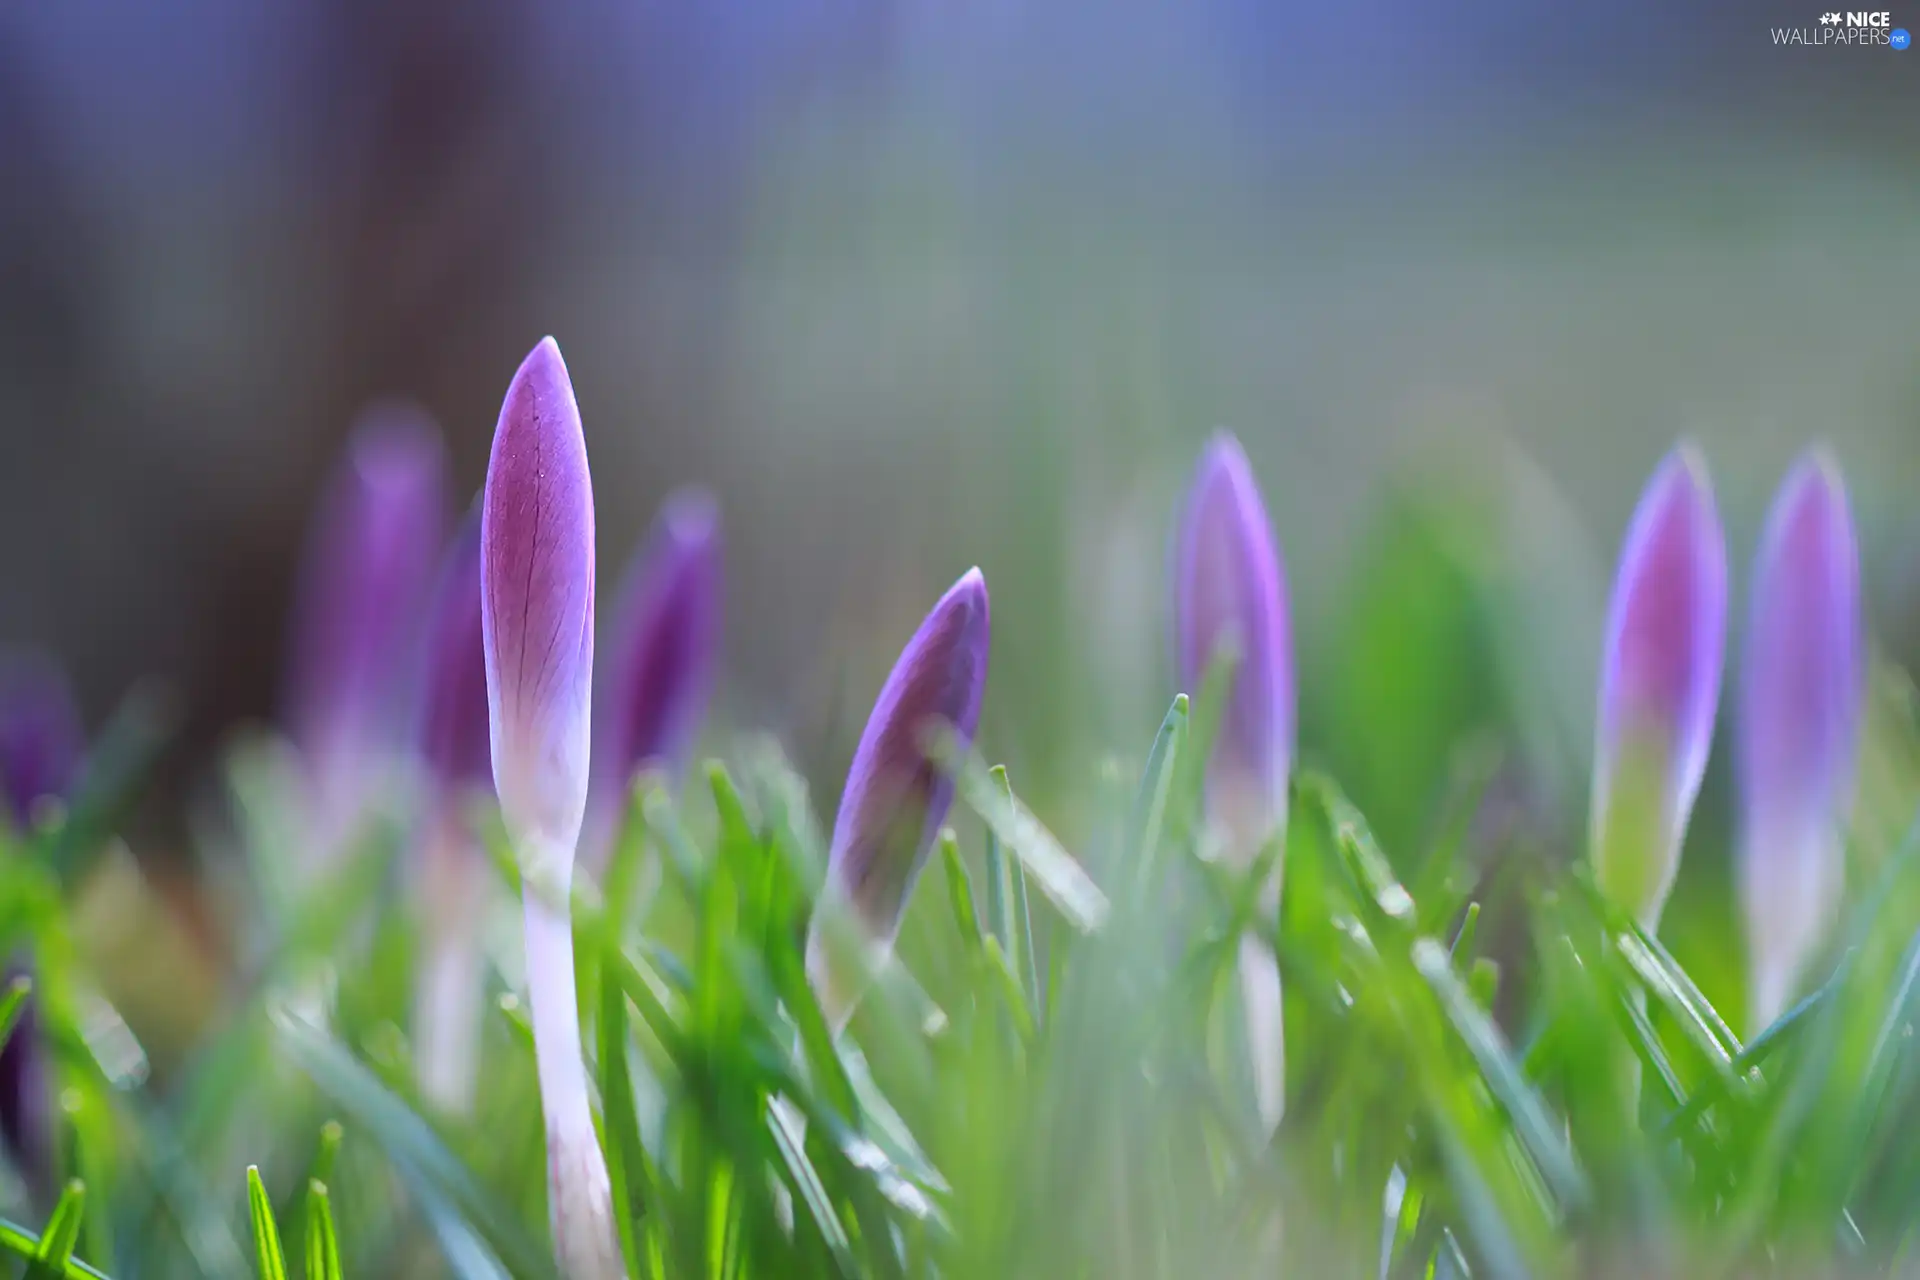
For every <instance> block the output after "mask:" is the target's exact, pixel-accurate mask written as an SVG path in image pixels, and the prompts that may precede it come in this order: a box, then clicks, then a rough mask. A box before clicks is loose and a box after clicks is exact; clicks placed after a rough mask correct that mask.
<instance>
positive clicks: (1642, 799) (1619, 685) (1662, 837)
mask: <svg viewBox="0 0 1920 1280" xmlns="http://www.w3.org/2000/svg"><path fill="white" fill-rule="evenodd" d="M1726 619H1727V551H1726V542H1725V539H1724V538H1723V536H1722V534H1721V532H1720V517H1719V514H1718V512H1717V511H1716V510H1715V507H1714V502H1713V488H1712V486H1711V485H1710V484H1709V483H1708V480H1707V472H1706V466H1705V464H1704V462H1703V461H1702V460H1701V458H1700V456H1699V454H1698V453H1697V452H1695V451H1694V450H1693V449H1692V448H1691V447H1689V446H1685V445H1683V446H1681V447H1680V448H1678V449H1676V450H1674V452H1673V453H1671V454H1669V455H1668V456H1667V459H1666V460H1665V461H1664V462H1662V463H1661V464H1660V469H1659V470H1658V471H1656V472H1654V474H1653V479H1652V480H1650V481H1649V482H1648V483H1647V488H1646V491H1645V492H1644V493H1643V494H1642V495H1641V497H1640V505H1639V506H1638V507H1637V508H1636V509H1635V511H1634V513H1633V521H1632V523H1631V524H1630V525H1628V527H1627V536H1626V544H1625V545H1624V546H1623V547H1622V548H1621V551H1620V567H1619V570H1618V572H1617V575H1616V577H1615V579H1614V585H1613V599H1612V602H1611V604H1610V605H1609V607H1608V613H1607V631H1606V640H1605V648H1604V651H1603V653H1602V656H1601V667H1600V698H1599V715H1598V720H1597V728H1596V730H1595V743H1594V766H1593V769H1594V773H1593V800H1592V805H1593V809H1592V815H1591V816H1592V829H1591V842H1592V856H1593V860H1594V871H1595V875H1596V877H1597V879H1598V881H1599V884H1600V888H1601V890H1602V891H1603V892H1605V893H1606V894H1607V896H1608V897H1609V898H1611V899H1612V900H1613V901H1614V902H1615V903H1616V904H1617V905H1619V906H1620V907H1622V908H1624V909H1625V910H1627V911H1629V912H1631V913H1632V914H1633V915H1634V917H1635V918H1636V919H1637V920H1639V921H1640V923H1641V925H1642V926H1644V927H1645V928H1647V929H1650V930H1651V929H1655V928H1657V927H1658V926H1659V922H1660V911H1661V908H1662V907H1664V906H1665V905H1666V901H1667V892H1668V890H1669V889H1671V888H1672V886H1673V877H1674V873H1675V871H1677V870H1678V869H1679V865H1680V847H1681V843H1682V841H1683V839H1684V838H1685V836H1686V831H1687V819H1688V817H1689V815H1690V814H1691V813H1692V811H1693V801H1694V797H1695V796H1696V795H1697V794H1698V793H1699V790H1700V778H1701V775H1702V774H1703V773H1704V772H1705V771H1706V767H1707V753H1708V750H1709V748H1710V747H1711V746H1712V743H1713V720H1714V713H1715V710H1716V708H1717V707H1718V705H1719V701H1720V674H1721V668H1722V665H1723V661H1724V659H1723V654H1724V649H1725V644H1726Z"/></svg>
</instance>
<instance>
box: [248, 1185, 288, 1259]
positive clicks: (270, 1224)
mask: <svg viewBox="0 0 1920 1280" xmlns="http://www.w3.org/2000/svg"><path fill="white" fill-rule="evenodd" d="M247 1215H248V1217H249V1218H250V1219H251V1221H252V1223H253V1245H254V1248H255V1249H256V1250H258V1252H259V1259H260V1280H287V1259H286V1254H285V1253H284V1252H283V1251H282V1250H281V1248H280V1229H279V1228H278V1227H276V1226H275V1225H274V1221H273V1202H272V1201H271V1200H269V1199H267V1188H266V1184H265V1183H263V1182H261V1181H260V1166H259V1165H257V1164H250V1165H248V1166H247Z"/></svg>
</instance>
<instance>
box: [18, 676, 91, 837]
mask: <svg viewBox="0 0 1920 1280" xmlns="http://www.w3.org/2000/svg"><path fill="white" fill-rule="evenodd" d="M84 744H85V734H84V732H83V730H82V729H81V727H80V714H79V712H78V711H76V710H75V709H74V705H73V698H72V695H71V694H69V693H68V691H67V685H66V682H65V681H64V680H62V679H61V677H60V673H59V671H58V670H57V669H56V668H54V667H53V666H52V665H51V664H50V663H46V662H42V661H39V660H37V659H29V658H14V659H8V660H6V661H5V662H4V663H0V818H5V819H6V820H7V821H10V822H11V823H12V824H13V825H14V827H15V828H17V829H19V830H22V831H25V830H27V829H28V828H30V827H31V826H32V825H33V819H34V810H35V809H36V808H37V807H38V806H39V805H40V804H41V802H43V801H47V800H63V799H65V798H66V796H67V793H68V792H69V791H70V790H71V789H72V787H73V784H74V782H75V781H76V780H77V779H78V776H79V772H80V761H81V754H82V751H83V749H84Z"/></svg>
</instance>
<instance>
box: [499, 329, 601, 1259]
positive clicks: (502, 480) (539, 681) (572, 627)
mask: <svg viewBox="0 0 1920 1280" xmlns="http://www.w3.org/2000/svg"><path fill="white" fill-rule="evenodd" d="M593 565H594V558H593V484H592V480H591V478H590V477H589V475H588V473H587V446H586V439H585V437H584V436H583V435H582V434H581V430H580V413H579V410H578V408H576V406H575V404H574V398H573V385H572V383H571V382H570V381H568V378H567V368H566V365H565V364H564V363H563V362H562V361H561V358H560V348H559V347H558V346H556V345H555V344H554V341H553V339H551V338H547V339H544V340H542V341H541V343H540V345H539V346H537V347H535V348H534V349H533V353H532V354H531V355H529V356H528V357H527V358H526V360H525V362H523V363H522V364H521V366H520V370H519V372H518V373H516V374H515V375H514V378H513V383H512V385H511V386H510V387H509V388H508V389H507V398H506V403H505V404H504V405H503V406H502V407H501V410H500V423H499V426H498V427H497V428H496V429H495V431H494V436H493V455H492V457H491V459H490V460H489V462H488V464H487V487H486V494H485V496H484V498H483V499H482V502H481V528H480V577H481V597H480V598H481V624H482V632H483V634H484V636H485V648H486V669H487V704H488V710H489V723H490V726H491V738H492V744H493V753H492V754H493V779H494V784H495V788H496V790H497V791H498V793H499V797H500V811H501V816H502V817H503V818H504V819H505V821H506V826H507V831H508V833H509V834H510V835H511V837H512V839H513V843H514V847H515V850H516V852H517V853H518V855H519V858H520V862H521V868H522V875H523V880H524V883H525V898H526V901H525V911H526V934H527V938H526V942H527V992H528V998H529V1002H530V1004H531V1006H532V1013H533V1034H534V1048H535V1056H536V1058H537V1063H538V1067H539V1076H540V1101H541V1106H542V1109H543V1111H544V1112H545V1118H546V1128H547V1173H548V1185H547V1190H548V1211H549V1214H550V1216H551V1220H552V1226H553V1243H554V1252H555V1256H556V1257H557V1258H558V1260H559V1263H560V1270H561V1272H562V1273H563V1274H565V1275H566V1276H568V1277H569V1280H602V1278H603V1277H617V1276H619V1275H620V1274H621V1264H620V1259H619V1252H618V1249H617V1248H616V1246H615V1243H614V1235H613V1201H612V1192H611V1190H610V1187H609V1184H608V1180H607V1167H606V1160H605V1158H604V1157H603V1156H602V1155H601V1152H600V1146H599V1140H598V1138H597V1136H596V1135H595V1133H594V1127H593V1112H592V1106H591V1101H590V1098H589V1093H588V1087H587V1075H586V1066H585V1063H584V1061H583V1060H582V1057H581V1045H580V1017H579V1010H578V1007H577V1005H576V1003H575V1002H576V999H577V997H576V995H575V985H574V973H573V928H572V924H571V921H570V912H569V897H568V894H569V892H570V889H571V885H572V878H573V859H574V851H575V846H576V844H577V843H578V841H579V838H580V822H581V816H582V812H583V810H584V808H585V806H586V799H587V768H588V742H589V736H590V733H591V726H590V716H589V711H588V701H589V690H590V688H591V685H592V680H593Z"/></svg>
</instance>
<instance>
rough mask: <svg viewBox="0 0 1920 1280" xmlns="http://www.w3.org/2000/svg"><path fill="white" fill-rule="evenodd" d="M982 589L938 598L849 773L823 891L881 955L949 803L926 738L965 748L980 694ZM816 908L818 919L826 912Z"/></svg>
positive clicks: (823, 960)
mask: <svg viewBox="0 0 1920 1280" xmlns="http://www.w3.org/2000/svg"><path fill="white" fill-rule="evenodd" d="M990 632H991V628H990V623H989V618H988V608H987V580H986V578H985V577H983V576H982V575H981V573H980V570H978V569H969V570H967V572H966V573H965V574H963V575H962V576H961V578H960V580H959V581H958V582H956V583H954V584H953V586H952V587H950V588H948V590H947V593H946V594H945V595H943V596H941V597H940V601H939V603H938V604H936V605H934V606H933V611H932V612H931V613H929V614H928V615H927V616H926V619H925V620H924V621H923V622H921V624H920V629H919V630H917V631H915V632H914V633H913V638H912V639H911V640H909V641H907V647H906V648H905V649H903V650H901V652H900V658H899V660H898V661H897V662H895V663H894V665H893V671H892V673H891V674H890V675H888V676H887V682H886V684H884V685H882V686H881V689H880V697H879V698H878V700H876V701H875V702H874V704H873V714H872V715H871V716H869V717H868V718H867V727H866V730H865V732H863V733H862V734H861V735H860V744H859V746H858V747H856V748H855V750H854V753H853V764H852V767H851V768H849V769H848V770H847V785H846V789H845V790H844V791H842V792H841V795H840V812H839V813H838V815H837V816H836V817H835V819H834V824H833V843H832V846H831V848H830V849H829V852H828V855H827V889H826V894H828V895H832V897H833V898H834V899H835V900H836V901H837V902H843V903H845V904H848V905H851V906H852V908H853V909H854V911H855V913H856V914H857V915H858V917H859V920H860V921H861V923H862V924H863V925H864V926H865V928H866V931H867V933H868V934H869V935H870V936H871V938H872V939H873V941H874V942H876V943H877V944H879V945H881V946H882V947H885V946H888V945H890V944H891V943H892V941H893V937H894V934H895V932H896V931H897V930H898V929H899V927H900V916H901V913H902V912H903V911H904V910H905V909H906V904H907V898H908V895H909V893H910V892H911V890H912V888H913V883H914V880H915V878H916V877H918V875H919V874H920V868H921V866H922V865H923V864H924V863H925V861H926V856H927V851H928V850H929V849H931V848H932V847H933V841H934V837H935V836H936V835H937V834H938V833H939V830H940V824H941V822H943V821H944V820H945V818H946V814H947V807H948V806H949V805H950V804H951V803H952V801H953V780H952V778H951V777H950V776H949V775H948V774H947V772H946V771H945V770H943V769H942V768H940V767H939V766H938V765H936V764H935V763H934V762H933V761H932V760H931V759H929V758H928V755H927V751H926V734H927V733H928V731H929V730H931V729H933V728H935V727H936V726H938V725H940V724H942V723H944V724H946V725H948V726H950V727H951V728H952V730H953V732H954V734H955V735H956V736H957V738H958V739H959V741H960V743H961V744H963V745H964V744H968V743H971V742H972V740H973V734H974V730H975V729H976V728H977V727H978V726H979V723H980V702H981V699H982V697H983V696H984V695H985V693H986V688H987V649H988V643H989V639H990ZM826 905H827V904H826V903H825V902H823V903H822V910H824V909H825V908H826ZM826 946H827V944H826V940H825V939H823V937H822V934H821V916H820V914H819V913H818V912H816V915H815V923H814V928H813V931H812V936H811V937H810V938H809V940H808V956H807V960H808V968H809V971H810V972H811V973H812V975H813V977H814V981H815V984H816V987H818V988H821V989H822V990H823V999H825V1000H826V1001H827V1002H828V1003H829V1004H830V1005H833V1006H835V1010H836V1012H844V1011H845V1009H846V1008H848V1007H849V1004H848V997H849V996H850V994H851V993H850V991H848V990H846V989H844V988H843V984H841V983H840V982H838V981H837V980H836V978H835V976H834V974H833V973H832V972H831V970H832V968H833V965H832V964H831V961H830V957H829V956H828V954H827V950H826Z"/></svg>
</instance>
